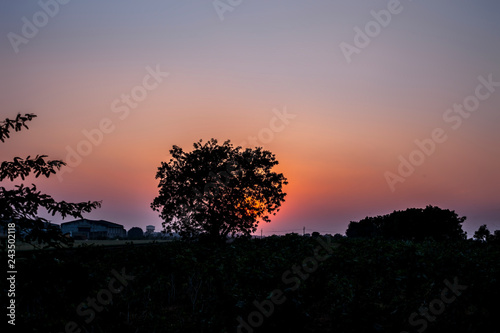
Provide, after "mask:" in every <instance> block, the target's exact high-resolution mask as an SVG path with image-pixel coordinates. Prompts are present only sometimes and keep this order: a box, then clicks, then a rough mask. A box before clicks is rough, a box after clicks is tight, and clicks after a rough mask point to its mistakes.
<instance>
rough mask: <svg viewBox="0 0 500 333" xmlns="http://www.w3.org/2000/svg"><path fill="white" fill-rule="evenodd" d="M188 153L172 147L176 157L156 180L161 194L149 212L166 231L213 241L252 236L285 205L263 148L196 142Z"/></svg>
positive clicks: (272, 162) (271, 156)
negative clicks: (161, 221) (206, 237)
mask: <svg viewBox="0 0 500 333" xmlns="http://www.w3.org/2000/svg"><path fill="white" fill-rule="evenodd" d="M193 146H194V150H193V151H191V152H189V153H188V152H184V151H183V150H182V148H180V147H178V146H175V145H174V146H173V147H172V149H171V150H170V154H171V155H172V158H171V159H170V161H169V162H168V163H166V162H162V163H161V166H160V167H159V168H158V172H157V174H156V178H157V179H160V183H159V185H158V187H159V195H158V196H157V197H156V198H155V199H154V201H153V203H152V204H151V208H153V209H154V210H156V211H158V212H160V217H161V218H162V219H163V220H164V222H163V226H164V228H165V231H166V232H169V233H173V232H178V233H179V234H180V235H181V236H183V237H185V238H191V237H198V236H200V235H203V234H205V235H208V236H209V237H210V238H212V239H213V240H225V239H226V238H227V237H228V236H235V235H241V236H249V235H251V233H253V232H255V231H256V230H257V226H258V223H259V220H263V221H266V222H270V218H269V215H270V214H272V215H275V214H276V212H278V211H279V207H280V206H281V204H282V202H284V200H285V196H286V193H284V192H283V185H286V184H288V182H287V180H286V178H285V177H284V176H283V174H281V173H276V172H274V171H272V169H273V167H274V166H275V165H277V164H278V161H277V160H276V158H275V155H274V154H272V153H271V152H269V151H267V150H263V149H262V148H261V147H259V148H255V149H250V148H247V149H245V150H243V149H242V148H241V147H234V146H233V145H232V144H231V143H230V141H225V142H224V144H222V145H219V144H218V142H217V140H215V139H211V140H210V141H208V142H206V143H203V141H202V140H200V141H199V142H196V143H194V145H193Z"/></svg>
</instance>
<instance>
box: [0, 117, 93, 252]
mask: <svg viewBox="0 0 500 333" xmlns="http://www.w3.org/2000/svg"><path fill="white" fill-rule="evenodd" d="M35 117H36V115H34V114H31V113H30V114H25V115H21V114H18V115H17V117H16V118H15V119H9V118H7V119H5V120H4V121H2V122H0V141H2V142H5V139H6V138H9V137H10V136H9V133H10V131H11V130H14V131H15V132H18V131H20V130H22V129H23V128H26V129H27V128H28V126H27V125H26V122H28V121H31V120H32V119H33V118H35ZM46 158H47V156H46V155H37V156H36V157H34V158H31V156H28V157H26V158H25V159H23V158H20V157H14V159H13V161H4V162H2V164H1V166H0V181H2V182H3V181H4V180H5V179H9V180H10V181H13V180H15V179H17V178H19V177H20V178H21V179H22V180H25V178H26V177H28V176H29V175H31V174H34V175H35V177H39V176H40V175H43V176H45V177H47V178H48V177H49V176H50V175H51V174H55V173H56V171H57V170H59V169H60V168H61V166H64V165H66V163H64V162H63V161H59V160H47V159H46ZM100 206H101V202H100V201H87V202H80V203H70V202H66V201H56V200H54V199H53V198H52V197H51V196H50V195H48V194H43V193H41V192H40V191H39V190H37V187H36V185H34V184H32V185H31V186H25V185H24V184H21V185H15V186H14V188H13V189H7V188H5V187H3V186H0V225H1V226H2V228H3V229H4V230H5V232H7V230H8V229H12V228H10V226H12V225H14V229H15V232H16V238H17V239H18V240H22V241H24V242H27V243H31V244H33V245H37V244H38V245H40V244H44V246H60V245H61V244H68V243H70V241H69V239H68V238H66V237H64V236H63V235H62V233H61V231H60V229H59V228H58V227H57V226H55V225H53V224H51V223H49V221H48V220H47V219H44V218H42V217H39V216H38V210H39V209H40V208H45V209H46V210H47V212H48V213H49V214H52V215H53V216H54V215H55V214H60V215H61V217H62V218H65V217H66V216H73V217H75V218H82V213H84V212H90V211H92V210H93V209H95V208H98V207H100Z"/></svg>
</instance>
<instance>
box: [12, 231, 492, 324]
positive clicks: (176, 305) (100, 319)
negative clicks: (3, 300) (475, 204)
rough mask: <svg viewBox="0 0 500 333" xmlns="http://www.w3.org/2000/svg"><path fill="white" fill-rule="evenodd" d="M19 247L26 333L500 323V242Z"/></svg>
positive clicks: (20, 311)
mask: <svg viewBox="0 0 500 333" xmlns="http://www.w3.org/2000/svg"><path fill="white" fill-rule="evenodd" d="M315 250H316V255H315ZM328 252H330V255H329V256H328V257H327V256H326V255H327V254H328ZM24 256H25V257H24V258H22V259H21V258H18V262H17V270H18V274H17V279H18V281H17V287H16V289H17V292H16V299H17V319H16V326H17V328H18V329H19V331H23V332H66V331H67V332H80V329H81V332H85V331H88V332H238V325H240V323H241V322H242V321H244V322H245V323H246V324H241V326H240V328H239V331H240V332H252V331H254V332H401V331H408V332H424V331H425V332H498V327H499V326H500V325H499V321H498V314H500V305H499V304H500V302H499V300H500V283H499V281H498V278H499V277H500V260H499V258H500V246H499V245H498V242H481V241H477V240H476V241H473V240H461V241H441V242H436V241H434V240H427V241H422V242H413V241H401V240H400V241H391V240H382V239H348V238H343V237H335V238H334V239H332V238H327V237H319V238H318V237H302V236H298V235H296V234H292V235H287V236H283V237H276V236H274V237H268V238H264V239H253V240H244V239H240V240H236V241H235V242H233V243H230V244H219V245H209V244H204V243H203V242H181V241H174V242H170V243H166V244H165V243H164V244H150V245H144V246H137V245H128V246H126V247H123V248H119V249H108V248H105V247H95V246H90V247H83V248H74V249H66V250H65V249H58V250H44V251H33V252H26V253H25V254H24ZM308 258H309V259H308ZM312 258H315V259H312ZM302 263H305V265H306V267H300V266H301V265H302ZM294 265H297V266H295V268H294ZM113 270H114V271H115V272H112V271H113ZM308 272H309V273H308ZM132 276H133V278H132ZM5 283H6V282H5V280H3V281H2V284H3V286H2V289H3V290H4V291H5V290H6V287H7V286H6V284H5ZM450 286H451V289H454V290H451V289H450ZM273 291H274V293H273ZM280 293H282V294H280ZM278 296H279V297H278ZM92 299H95V300H92ZM273 300H274V301H275V303H279V304H275V303H273ZM254 301H256V302H254ZM276 301H278V302H276ZM255 303H257V305H255ZM270 304H273V305H270ZM429 307H430V309H429ZM259 308H260V310H259ZM249 315H250V318H249ZM238 317H241V319H240V321H238ZM260 322H262V323H260ZM410 322H411V323H410ZM259 324H260V325H259ZM254 326H255V327H254Z"/></svg>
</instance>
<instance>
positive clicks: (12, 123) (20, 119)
mask: <svg viewBox="0 0 500 333" xmlns="http://www.w3.org/2000/svg"><path fill="white" fill-rule="evenodd" d="M35 117H36V115H35V114H33V113H26V114H25V115H24V116H23V115H21V114H20V113H18V114H17V116H16V118H15V119H9V118H6V119H5V120H4V121H2V122H0V141H2V142H5V139H6V138H9V137H10V136H9V133H10V131H11V130H14V131H16V132H19V131H20V130H21V129H22V128H23V127H24V128H26V129H28V126H27V125H26V122H27V121H31V120H32V119H33V118H35Z"/></svg>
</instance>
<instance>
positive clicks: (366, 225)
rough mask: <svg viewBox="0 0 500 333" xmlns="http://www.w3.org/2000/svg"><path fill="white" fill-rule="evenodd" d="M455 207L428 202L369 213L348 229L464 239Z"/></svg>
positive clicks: (368, 234)
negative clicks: (383, 212)
mask: <svg viewBox="0 0 500 333" xmlns="http://www.w3.org/2000/svg"><path fill="white" fill-rule="evenodd" d="M465 219H466V217H465V216H463V217H459V216H458V215H457V214H456V213H455V211H450V210H448V209H441V208H439V207H434V206H430V205H429V206H427V207H425V209H421V208H408V209H406V210H404V211H394V212H392V213H391V214H387V215H383V216H377V217H366V218H364V219H363V220H361V221H359V222H351V223H349V226H348V228H347V231H346V235H347V236H348V237H364V238H374V237H382V238H386V239H407V240H423V239H425V238H434V239H436V240H443V239H465V238H466V234H465V232H464V231H463V230H462V223H463V222H464V221H465Z"/></svg>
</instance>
